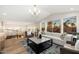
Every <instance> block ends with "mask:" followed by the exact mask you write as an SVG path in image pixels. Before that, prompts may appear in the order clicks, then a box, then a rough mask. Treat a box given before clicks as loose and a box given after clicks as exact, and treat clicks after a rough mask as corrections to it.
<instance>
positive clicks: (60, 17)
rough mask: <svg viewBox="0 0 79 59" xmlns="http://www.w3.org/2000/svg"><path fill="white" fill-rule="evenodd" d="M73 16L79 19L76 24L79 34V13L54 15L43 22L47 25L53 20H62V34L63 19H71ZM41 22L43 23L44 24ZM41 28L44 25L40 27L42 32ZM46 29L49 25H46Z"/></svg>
mask: <svg viewBox="0 0 79 59" xmlns="http://www.w3.org/2000/svg"><path fill="white" fill-rule="evenodd" d="M71 16H76V17H77V18H76V19H77V22H76V25H77V32H79V12H68V13H58V14H52V15H50V16H49V17H47V18H45V19H43V20H44V21H42V22H45V23H47V22H48V21H51V20H53V19H57V18H58V19H60V20H61V33H63V19H64V18H65V17H71ZM42 22H41V23H42ZM41 23H40V24H41ZM41 26H42V25H40V31H41ZM46 27H47V25H46ZM46 30H47V29H46Z"/></svg>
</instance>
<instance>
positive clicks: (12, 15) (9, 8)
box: [0, 5, 79, 23]
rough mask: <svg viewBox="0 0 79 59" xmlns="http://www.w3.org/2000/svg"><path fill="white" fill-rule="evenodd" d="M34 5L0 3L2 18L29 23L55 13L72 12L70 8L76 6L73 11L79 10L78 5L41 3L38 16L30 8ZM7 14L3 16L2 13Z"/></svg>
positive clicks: (0, 16)
mask: <svg viewBox="0 0 79 59" xmlns="http://www.w3.org/2000/svg"><path fill="white" fill-rule="evenodd" d="M31 7H32V5H0V19H1V20H8V21H19V22H20V21H21V22H28V23H30V22H31V23H35V22H37V23H38V22H39V21H41V20H42V19H43V18H45V17H47V16H49V15H51V14H54V13H64V12H71V11H70V8H74V10H73V11H79V6H77V5H71V6H70V5H39V6H37V7H38V8H39V9H40V14H39V15H38V16H32V15H31V14H30V13H29V12H28V10H29V9H31ZM3 13H4V14H5V13H6V14H7V15H5V16H3V15H2V14H3Z"/></svg>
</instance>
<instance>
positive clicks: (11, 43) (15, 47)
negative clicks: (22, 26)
mask: <svg viewBox="0 0 79 59" xmlns="http://www.w3.org/2000/svg"><path fill="white" fill-rule="evenodd" d="M21 40H23V39H16V38H13V39H7V40H6V41H5V48H4V49H3V51H2V52H3V53H4V54H25V53H27V49H26V48H24V47H23V46H22V45H21V43H20V41H21Z"/></svg>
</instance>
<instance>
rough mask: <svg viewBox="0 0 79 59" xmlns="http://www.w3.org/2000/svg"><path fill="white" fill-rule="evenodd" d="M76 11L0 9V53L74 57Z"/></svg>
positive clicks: (67, 7) (78, 45) (46, 7)
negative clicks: (72, 55)
mask: <svg viewBox="0 0 79 59" xmlns="http://www.w3.org/2000/svg"><path fill="white" fill-rule="evenodd" d="M78 7H79V6H78V5H0V19H1V20H0V34H1V35H0V53H1V54H78V53H79V51H78V50H79V40H78V39H79V37H78V36H79V26H78V25H79V8H78ZM29 42H31V43H29Z"/></svg>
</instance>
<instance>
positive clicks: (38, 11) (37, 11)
mask: <svg viewBox="0 0 79 59" xmlns="http://www.w3.org/2000/svg"><path fill="white" fill-rule="evenodd" d="M29 12H30V13H31V14H32V15H34V16H36V15H38V14H39V13H40V10H39V9H38V8H37V5H33V7H32V9H29Z"/></svg>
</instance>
